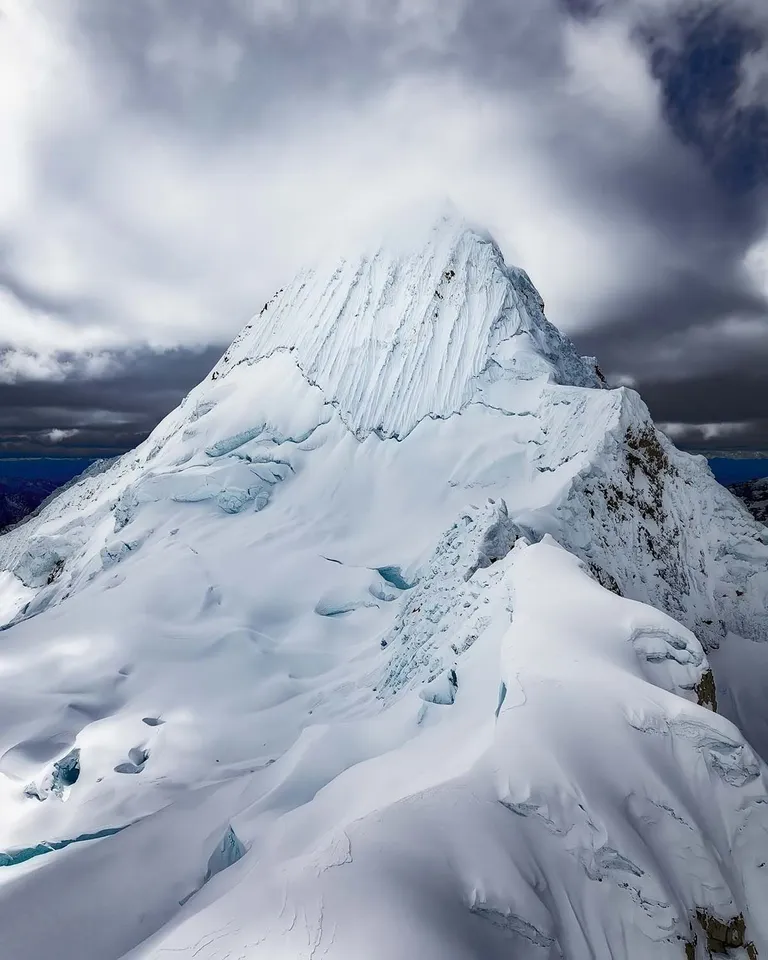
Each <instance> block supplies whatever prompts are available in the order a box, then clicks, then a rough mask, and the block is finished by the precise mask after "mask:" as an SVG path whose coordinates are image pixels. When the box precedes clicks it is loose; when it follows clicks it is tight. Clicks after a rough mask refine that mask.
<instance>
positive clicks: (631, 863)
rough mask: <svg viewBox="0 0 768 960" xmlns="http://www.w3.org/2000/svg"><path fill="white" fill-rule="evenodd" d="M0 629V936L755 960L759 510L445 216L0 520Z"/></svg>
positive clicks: (308, 277)
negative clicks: (130, 441)
mask: <svg viewBox="0 0 768 960" xmlns="http://www.w3.org/2000/svg"><path fill="white" fill-rule="evenodd" d="M0 640H1V645H0V813H1V814H2V815H1V816H0V851H6V852H4V853H2V854H0V861H2V863H1V864H0V865H2V867H3V869H2V870H0V928H1V929H2V931H3V945H4V950H5V951H6V954H7V955H8V956H9V957H22V956H23V957H26V958H29V960H38V958H39V960H43V958H47V957H48V956H49V955H50V951H51V944H52V943H55V944H56V953H57V956H58V957H59V960H82V958H83V957H94V958H99V960H150V958H152V960H162V958H166V957H169V956H174V957H178V958H179V960H185V958H186V960H192V958H195V960H225V958H229V960H232V958H242V960H251V958H259V957H264V958H268V960H280V958H286V960H288V958H291V960H293V958H307V960H309V958H314V960H318V958H320V957H327V958H329V960H353V958H354V960H360V958H366V960H368V958H370V960H379V958H381V960H384V958H386V960H391V958H393V957H398V958H399V957H402V958H411V957H413V958H419V960H432V958H434V960H437V958H440V960H470V958H475V957H483V958H484V960H491V958H494V957H498V958H507V957H510V956H513V957H515V958H519V960H529V958H530V960H555V958H561V960H582V958H584V960H587V958H600V960H624V958H626V960H645V958H648V957H654V958H655V957H659V958H662V960H664V958H676V960H707V958H713V957H720V956H728V957H731V958H738V957H742V958H748V960H754V958H755V957H758V956H761V955H768V915H767V914H766V911H765V909H764V904H765V903H766V902H768V866H766V864H768V790H766V787H767V786H768V779H767V776H768V768H766V765H765V764H766V761H767V760H768V714H766V711H765V708H764V688H765V681H766V677H768V643H767V641H768V528H766V527H764V526H762V525H761V524H759V523H757V522H756V521H755V520H754V519H753V518H752V517H751V516H750V515H749V513H748V511H747V510H746V509H745V508H744V507H743V505H742V504H740V503H739V502H738V501H737V500H736V499H735V498H734V497H733V496H732V495H731V494H730V493H729V492H728V491H727V490H726V489H724V488H722V487H720V485H719V484H717V482H716V481H715V479H714V478H713V477H712V475H711V473H710V472H709V470H708V468H707V466H706V462H705V461H704V460H703V458H700V457H692V456H689V455H687V454H684V453H681V452H680V451H678V450H677V449H676V448H675V447H674V445H673V444H672V443H671V441H670V440H669V439H668V438H667V437H666V436H665V435H664V434H663V433H661V432H660V431H659V430H658V429H657V428H656V427H655V426H654V424H653V422H652V420H651V417H650V415H649V413H648V410H647V408H646V407H645V405H644V404H643V402H642V400H641V399H640V397H639V396H638V395H637V394H636V393H635V392H633V391H632V390H630V389H627V388H625V387H620V388H617V389H612V388H610V387H609V386H608V384H606V382H605V380H604V378H603V376H602V374H601V373H600V371H599V368H598V367H597V364H596V362H595V360H594V359H593V358H583V357H580V356H579V355H578V353H577V351H576V349H575V347H574V346H573V344H572V343H571V342H570V341H569V340H568V339H567V338H565V337H564V336H562V335H561V334H560V333H559V332H558V331H557V330H556V329H555V328H554V327H553V326H552V325H551V324H550V323H549V322H548V321H547V320H546V318H545V315H544V305H543V303H542V300H541V298H540V296H539V295H538V293H537V292H536V290H535V288H534V286H533V284H532V283H531V280H530V279H529V278H528V276H527V275H526V274H525V273H524V271H522V270H521V269H518V268H516V267H512V266H509V265H508V264H507V263H506V262H505V260H504V257H503V254H502V252H501V250H500V249H499V247H498V245H497V244H496V243H495V242H494V240H493V239H492V238H491V237H490V236H489V235H488V234H487V232H485V231H484V230H481V229H477V228H475V227H474V226H472V225H470V224H467V223H466V222H465V221H464V220H463V219H462V218H461V217H459V216H458V215H456V214H455V213H446V214H443V215H440V216H438V217H437V218H435V219H433V220H432V221H431V222H430V223H429V224H428V225H427V226H426V227H424V228H420V229H418V230H416V229H414V230H408V231H405V236H400V237H398V238H396V239H391V240H388V241H387V243H385V244H384V245H374V246H372V247H371V248H370V249H368V250H365V251H363V253H361V254H356V255H354V256H350V257H348V258H347V259H343V260H341V261H339V262H336V263H331V264H330V265H327V266H319V267H316V268H314V269H312V270H307V271H304V272H302V273H301V274H300V275H299V276H298V277H297V278H296V279H295V280H294V281H293V282H292V283H291V284H289V285H287V286H286V287H285V288H284V289H283V290H281V291H279V292H278V293H277V294H276V295H275V297H273V298H272V299H271V300H270V301H268V303H267V304H265V306H264V308H263V309H262V311H261V312H260V313H259V314H258V315H257V316H256V317H254V319H253V320H252V321H251V322H250V323H249V324H248V325H247V326H246V327H245V328H244V330H243V331H242V333H241V334H240V335H239V336H238V338H237V339H236V340H235V341H234V343H233V344H232V346H231V347H230V348H229V349H228V350H227V352H226V353H225V355H224V356H223V357H222V359H221V361H220V362H219V363H218V364H217V365H216V366H215V368H214V369H213V370H212V371H211V373H210V375H209V376H208V377H207V378H206V379H205V380H204V381H203V382H202V383H201V384H199V385H198V386H197V387H196V388H195V389H194V390H192V391H191V393H190V394H189V395H188V396H187V397H186V398H185V399H184V401H183V402H182V403H181V404H180V406H179V407H178V408H177V409H176V410H174V411H173V412H172V413H170V414H169V415H168V417H166V418H165V419H164V420H163V422H162V423H160V424H159V425H158V427H157V428H156V429H155V430H154V431H153V433H152V434H151V436H150V437H149V438H148V439H147V440H146V441H145V442H144V443H143V444H141V445H140V446H139V447H138V448H137V449H136V450H134V451H131V452H130V453H128V454H125V455H124V456H122V457H120V458H119V459H117V460H116V461H114V462H110V463H108V464H104V465H102V466H100V468H99V469H98V470H95V471H90V472H89V473H88V474H86V475H84V476H83V477H82V478H81V479H80V480H79V481H77V482H75V483H74V484H71V485H69V486H68V487H67V488H66V489H65V490H63V491H62V492H61V493H60V494H59V495H58V496H57V497H55V498H54V499H53V500H52V501H51V502H49V503H48V504H47V505H46V506H45V507H44V508H43V509H42V510H41V511H40V513H39V514H38V515H36V516H34V517H32V518H30V519H29V520H28V521H27V522H26V523H25V524H23V525H22V526H20V527H18V528H15V529H13V530H10V531H9V532H8V533H6V534H5V535H3V536H2V537H0ZM116 825H119V826H116ZM41 853H45V856H40V854H41ZM32 910H34V922H31V921H30V917H31V915H32V913H31V911H32Z"/></svg>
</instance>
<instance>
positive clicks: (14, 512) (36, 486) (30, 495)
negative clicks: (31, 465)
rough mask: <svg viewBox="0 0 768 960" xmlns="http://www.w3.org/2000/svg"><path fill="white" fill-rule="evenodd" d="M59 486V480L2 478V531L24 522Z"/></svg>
mask: <svg viewBox="0 0 768 960" xmlns="http://www.w3.org/2000/svg"><path fill="white" fill-rule="evenodd" d="M58 486H60V481H58V480H28V479H25V478H20V477H0V531H2V530H4V529H5V528H6V527H10V526H12V525H13V524H14V523H18V522H19V521H20V520H23V519H24V517H26V516H28V515H29V514H30V513H32V511H33V510H35V509H36V508H37V507H39V506H40V504H41V503H42V502H43V500H45V499H46V497H49V496H50V495H51V494H52V493H53V491H54V490H55V489H56V488H57V487H58Z"/></svg>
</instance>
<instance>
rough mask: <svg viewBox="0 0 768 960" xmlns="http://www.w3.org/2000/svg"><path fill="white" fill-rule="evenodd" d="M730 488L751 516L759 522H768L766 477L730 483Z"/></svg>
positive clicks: (767, 482) (767, 485)
mask: <svg viewBox="0 0 768 960" xmlns="http://www.w3.org/2000/svg"><path fill="white" fill-rule="evenodd" d="M730 490H731V491H732V493H733V494H734V495H735V496H737V497H738V498H739V499H740V500H743V501H744V504H745V506H746V507H747V509H748V510H749V512H750V513H751V514H752V516H753V517H754V518H755V519H756V520H759V521H760V522H761V523H768V477H763V478H762V479H760V480H747V481H746V482H744V483H732V484H730Z"/></svg>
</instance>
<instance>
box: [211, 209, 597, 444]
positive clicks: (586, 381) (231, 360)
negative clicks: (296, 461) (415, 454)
mask: <svg viewBox="0 0 768 960" xmlns="http://www.w3.org/2000/svg"><path fill="white" fill-rule="evenodd" d="M276 350H289V351H291V352H292V353H293V354H294V359H295V362H296V364H297V365H298V367H299V368H300V369H301V370H302V372H303V373H304V375H305V376H306V377H307V379H308V380H310V381H311V382H312V383H316V384H317V385H318V386H319V387H320V389H321V390H322V391H323V393H324V394H325V395H326V396H327V397H328V398H329V399H331V400H332V402H333V403H334V405H335V406H336V407H337V409H338V410H339V413H340V415H341V417H342V418H343V419H344V422H345V423H347V424H348V426H349V427H350V429H352V430H353V431H354V433H355V435H356V436H357V437H358V438H361V439H362V438H363V437H365V436H367V435H368V434H369V433H376V434H378V435H379V436H381V437H397V438H398V439H402V438H403V437H404V436H405V435H406V434H407V433H409V432H410V431H411V430H412V429H413V428H414V427H415V426H416V424H417V423H418V422H419V421H420V420H422V419H423V418H424V417H427V416H431V417H442V418H445V417H448V416H450V415H451V414H454V413H458V412H460V411H461V410H462V409H463V408H464V407H465V406H466V405H467V404H468V403H470V402H472V400H473V399H475V398H476V397H477V396H478V395H481V394H482V393H483V391H484V390H488V388H489V387H490V386H491V384H494V383H496V382H497V381H499V380H510V379H512V380H514V379H526V380H531V379H537V378H544V379H548V380H550V381H552V382H554V383H569V384H573V385H575V386H590V387H591V386H599V382H598V378H597V375H596V373H595V367H594V363H590V361H589V360H586V361H585V360H583V359H582V358H580V357H579V356H578V354H577V353H576V351H575V349H574V347H573V344H571V342H570V341H569V340H567V339H566V338H565V337H563V336H562V335H561V334H560V333H559V332H558V331H557V330H556V329H555V328H554V327H553V326H552V325H551V324H550V323H549V322H548V321H547V319H546V318H545V316H544V304H543V302H542V300H541V297H540V296H539V294H538V293H537V291H536V290H535V288H534V287H533V285H532V283H531V281H530V279H529V278H528V275H527V274H526V273H524V272H523V271H522V270H518V269H516V268H514V267H509V266H507V265H506V264H505V263H504V258H503V256H502V254H501V251H500V250H499V248H498V246H497V245H496V243H495V242H494V241H493V239H492V238H491V237H490V236H489V235H487V234H485V233H483V232H481V231H478V230H477V229H475V228H473V227H470V226H469V224H468V223H466V222H465V221H464V220H462V219H461V218H460V217H459V216H458V215H457V214H452V213H450V212H448V213H442V214H441V215H440V216H439V217H438V219H437V220H436V221H434V222H432V223H431V224H430V225H429V227H428V229H426V230H425V229H424V228H423V227H416V228H415V235H414V234H410V235H409V236H408V237H407V239H406V238H401V239H400V240H399V241H398V242H397V243H396V245H395V249H390V248H380V249H378V250H375V251H374V252H373V253H371V254H369V255H364V256H361V257H359V258H357V259H354V260H345V261H342V262H341V263H338V264H333V265H332V266H330V267H328V268H326V269H320V270H313V271H307V272H305V273H301V274H299V276H298V277H296V279H295V280H294V281H293V283H291V284H290V285H289V286H288V287H287V288H286V289H285V290H281V291H279V292H278V293H277V294H276V295H275V296H274V297H273V298H272V299H271V300H270V301H268V302H267V303H266V304H265V305H264V308H263V309H262V311H261V313H260V314H259V315H258V317H256V318H255V319H254V320H253V321H252V322H251V323H249V324H248V326H247V327H246V328H245V330H243V332H242V333H241V334H240V336H239V337H238V338H237V340H235V342H234V343H233V344H232V347H231V348H230V349H229V350H228V351H227V353H226V354H225V355H224V357H223V359H222V360H221V362H220V363H219V364H218V365H217V367H216V369H215V371H214V373H213V376H214V377H219V376H226V375H227V374H228V372H229V371H230V370H231V369H232V368H233V367H234V366H236V365H237V364H240V363H257V362H258V361H259V360H261V359H263V358H264V357H267V356H269V355H270V354H271V353H273V352H275V351H276Z"/></svg>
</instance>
